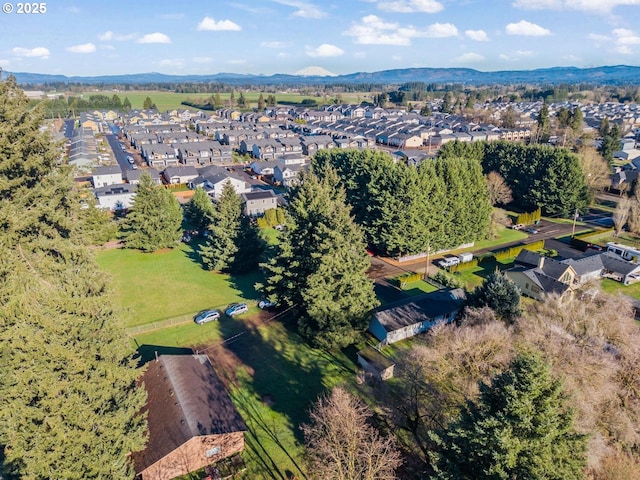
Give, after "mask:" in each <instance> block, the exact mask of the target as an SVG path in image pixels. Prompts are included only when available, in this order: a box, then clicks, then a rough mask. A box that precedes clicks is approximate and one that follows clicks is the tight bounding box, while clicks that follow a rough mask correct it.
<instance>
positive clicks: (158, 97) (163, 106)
mask: <svg viewBox="0 0 640 480" xmlns="http://www.w3.org/2000/svg"><path fill="white" fill-rule="evenodd" d="M96 93H98V92H84V94H83V95H84V96H85V97H87V98H88V97H89V95H95V94H96ZM102 93H105V94H108V95H109V96H112V95H113V92H102ZM117 95H118V96H119V97H120V100H122V101H124V99H125V98H128V99H129V102H131V107H132V108H134V109H140V108H142V106H143V104H144V100H145V98H147V97H149V98H150V99H151V101H152V102H153V103H155V105H156V107H158V111H160V112H165V111H167V110H173V109H176V108H187V107H186V106H185V105H182V104H181V102H183V101H189V102H193V103H204V102H206V100H207V99H208V98H209V97H210V96H211V94H208V93H175V92H162V91H147V90H130V91H125V92H118V94H117ZM238 95H239V91H236V92H235V93H234V97H235V99H236V100H237V99H238ZM262 95H263V97H264V98H265V99H266V98H267V96H268V95H275V97H276V100H277V101H287V102H301V101H302V100H304V99H306V98H309V99H314V100H316V101H317V102H318V103H319V104H322V103H330V102H331V99H332V97H326V98H325V97H323V96H317V95H304V94H300V93H275V94H273V93H272V94H270V93H266V92H264V93H263V94H262ZM230 96H231V94H230V93H220V98H221V99H222V101H223V102H228V101H229V97H230ZM244 96H245V98H246V99H247V101H248V102H249V105H248V106H247V108H255V107H257V106H258V97H259V96H260V92H245V93H244ZM371 96H372V94H370V93H360V94H359V95H358V94H342V95H341V100H342V102H346V103H360V102H362V101H366V100H371Z"/></svg>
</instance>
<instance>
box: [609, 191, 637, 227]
mask: <svg viewBox="0 0 640 480" xmlns="http://www.w3.org/2000/svg"><path fill="white" fill-rule="evenodd" d="M632 202H633V201H632V200H631V199H630V198H629V197H628V196H627V195H623V196H621V197H620V200H618V204H617V205H616V209H615V210H614V211H613V216H612V219H613V226H614V228H615V230H616V236H618V235H620V232H622V229H623V228H624V226H625V225H626V224H627V221H628V220H629V213H630V210H631V204H632Z"/></svg>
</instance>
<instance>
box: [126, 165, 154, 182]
mask: <svg viewBox="0 0 640 480" xmlns="http://www.w3.org/2000/svg"><path fill="white" fill-rule="evenodd" d="M142 172H146V173H148V174H149V176H150V177H151V180H152V181H153V183H155V184H156V185H162V180H161V179H160V172H158V170H156V169H155V168H147V169H145V170H125V172H124V176H125V180H126V181H127V182H128V183H130V184H131V185H137V184H139V183H140V175H142Z"/></svg>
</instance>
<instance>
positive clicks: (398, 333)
mask: <svg viewBox="0 0 640 480" xmlns="http://www.w3.org/2000/svg"><path fill="white" fill-rule="evenodd" d="M465 298H466V296H465V293H464V290H463V289H461V288H454V289H449V290H438V291H436V292H432V293H425V294H424V295H419V296H416V297H412V298H410V299H404V300H401V301H398V302H396V303H392V304H391V305H387V306H385V307H384V308H380V309H378V310H377V311H376V312H375V313H374V314H373V317H372V318H371V321H370V322H369V331H370V332H371V333H372V334H373V336H374V337H376V338H377V339H378V340H380V342H381V343H383V344H390V343H395V342H398V341H400V340H404V339H405V338H409V337H413V336H415V335H418V334H419V333H422V332H426V331H427V330H429V329H431V328H433V327H434V326H435V325H437V324H438V323H443V322H446V323H449V322H452V321H454V320H455V318H456V317H457V315H458V313H459V312H460V310H461V309H462V306H463V305H464V301H465Z"/></svg>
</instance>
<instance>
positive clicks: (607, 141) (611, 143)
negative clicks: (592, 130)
mask: <svg viewBox="0 0 640 480" xmlns="http://www.w3.org/2000/svg"><path fill="white" fill-rule="evenodd" d="M604 120H606V119H603V122H602V124H601V125H600V129H601V131H604V132H605V134H604V135H603V136H602V141H601V143H600V147H599V148H598V151H599V152H600V154H601V155H602V158H604V159H605V160H606V161H607V162H609V163H611V162H612V161H613V154H614V153H615V152H616V151H617V150H620V127H619V126H618V124H617V123H614V124H613V126H612V127H611V128H609V124H608V122H607V124H606V126H605V125H603V124H604Z"/></svg>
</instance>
